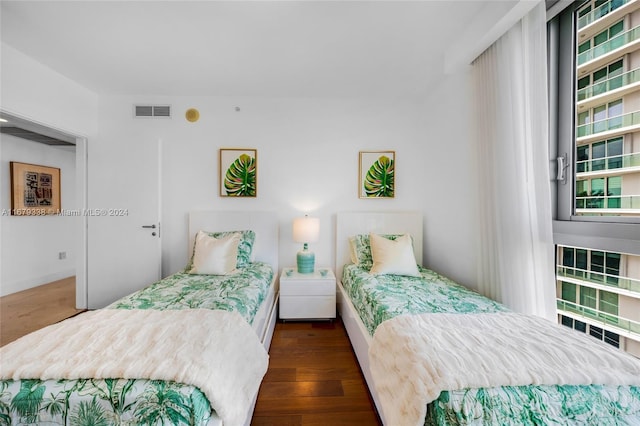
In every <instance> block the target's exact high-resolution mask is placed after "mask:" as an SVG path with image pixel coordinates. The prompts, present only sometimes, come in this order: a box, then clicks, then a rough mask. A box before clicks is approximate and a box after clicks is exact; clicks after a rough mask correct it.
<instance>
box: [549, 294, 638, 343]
mask: <svg viewBox="0 0 640 426" xmlns="http://www.w3.org/2000/svg"><path fill="white" fill-rule="evenodd" d="M556 307H557V309H558V313H560V314H562V315H566V314H568V315H569V316H571V317H572V318H576V319H578V320H584V322H588V323H589V324H593V325H596V326H598V327H601V328H603V329H605V330H608V331H611V332H613V333H616V334H619V335H622V336H625V337H628V338H631V339H633V340H640V322H637V321H633V320H630V319H626V318H622V317H619V316H617V315H614V314H610V313H607V312H603V311H599V310H597V309H594V308H589V307H586V306H582V305H578V304H577V303H573V302H569V301H566V300H562V299H556Z"/></svg>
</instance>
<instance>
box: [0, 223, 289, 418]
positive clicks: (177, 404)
mask: <svg viewBox="0 0 640 426" xmlns="http://www.w3.org/2000/svg"><path fill="white" fill-rule="evenodd" d="M277 227H278V226H277V220H276V217H275V215H274V214H273V213H270V212H254V213H238V212H229V213H220V212H196V213H192V214H191V217H190V230H189V234H190V235H192V236H191V238H190V241H189V252H190V259H193V257H192V256H191V255H192V254H193V253H192V249H193V248H194V236H195V234H196V232H197V231H199V230H206V231H209V232H211V233H212V234H211V237H215V238H216V240H211V241H214V243H215V244H217V241H218V239H222V238H226V237H227V236H228V235H229V234H231V233H234V235H232V237H233V238H238V239H239V240H240V241H239V242H238V243H237V251H235V252H233V253H234V254H233V256H234V264H235V265H234V266H237V268H235V270H233V271H232V272H230V273H228V274H226V275H213V274H208V273H207V274H203V273H197V274H196V273H193V272H194V265H192V262H193V261H190V264H189V265H187V267H186V268H185V270H184V271H180V272H177V273H175V274H173V275H171V276H168V277H166V278H164V279H162V280H160V281H158V282H156V283H153V284H151V285H149V286H148V287H146V288H143V289H141V290H139V291H137V292H135V293H133V294H131V295H128V296H126V297H123V298H121V299H119V300H117V301H116V302H114V303H112V304H111V305H109V306H107V307H106V308H104V309H100V310H98V311H93V312H89V313H86V314H81V315H79V316H77V317H75V318H71V319H69V320H66V321H63V322H61V323H59V324H54V325H53V326H50V327H48V328H46V329H43V330H40V331H38V332H36V333H33V334H31V335H29V336H25V337H24V338H22V339H18V340H17V341H16V342H14V344H10V345H7V346H5V347H3V348H1V349H0V356H1V357H2V359H1V360H2V366H1V367H0V371H1V372H2V380H0V425H1V424H43V423H46V424H105V425H106V424H135V425H137V424H187V425H223V426H227V425H242V424H249V422H250V420H251V413H252V412H253V406H254V404H255V398H256V396H257V391H258V388H259V385H260V382H261V380H262V377H263V376H264V374H265V372H266V368H267V364H268V355H267V351H268V348H269V344H270V341H271V336H272V333H273V327H274V326H275V318H276V308H277V307H276V304H277V289H276V285H275V281H276V280H275V276H276V271H277V253H278V250H277V245H278V239H277V236H278V230H277ZM235 231H242V232H240V233H239V234H238V237H236V235H235ZM213 233H215V235H213ZM234 247H235V246H234ZM213 253H214V254H216V253H215V252H213ZM235 253H237V264H236V257H235V256H236V254H235ZM190 272H192V273H190ZM17 378H20V379H17ZM13 379H16V380H13Z"/></svg>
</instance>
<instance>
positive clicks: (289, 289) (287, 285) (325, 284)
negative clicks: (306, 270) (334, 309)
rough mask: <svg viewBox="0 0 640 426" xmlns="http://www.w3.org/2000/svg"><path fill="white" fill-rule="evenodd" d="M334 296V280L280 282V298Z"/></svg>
mask: <svg viewBox="0 0 640 426" xmlns="http://www.w3.org/2000/svg"><path fill="white" fill-rule="evenodd" d="M335 294H336V282H335V280H305V281H298V280H280V295H282V296H288V295H289V296H330V295H335Z"/></svg>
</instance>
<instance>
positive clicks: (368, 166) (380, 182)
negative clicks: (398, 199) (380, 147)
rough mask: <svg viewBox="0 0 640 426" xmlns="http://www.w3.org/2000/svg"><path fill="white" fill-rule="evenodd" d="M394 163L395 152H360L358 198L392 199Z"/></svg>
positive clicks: (393, 191)
mask: <svg viewBox="0 0 640 426" xmlns="http://www.w3.org/2000/svg"><path fill="white" fill-rule="evenodd" d="M395 163H396V152H395V151H360V153H359V161H358V196H359V197H360V198H394V197H395Z"/></svg>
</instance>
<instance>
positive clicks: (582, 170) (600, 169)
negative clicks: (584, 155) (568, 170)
mask: <svg viewBox="0 0 640 426" xmlns="http://www.w3.org/2000/svg"><path fill="white" fill-rule="evenodd" d="M638 172H640V152H636V153H633V154H624V155H615V156H611V157H602V158H594V159H592V160H583V161H576V173H577V177H578V178H588V177H594V176H611V175H614V176H618V175H622V174H627V173H638Z"/></svg>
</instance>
